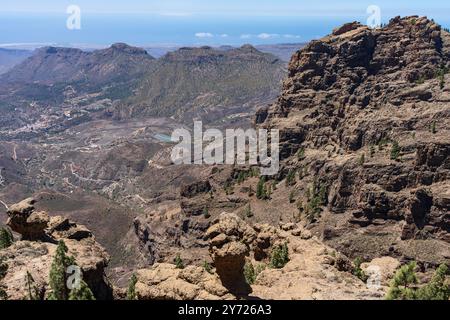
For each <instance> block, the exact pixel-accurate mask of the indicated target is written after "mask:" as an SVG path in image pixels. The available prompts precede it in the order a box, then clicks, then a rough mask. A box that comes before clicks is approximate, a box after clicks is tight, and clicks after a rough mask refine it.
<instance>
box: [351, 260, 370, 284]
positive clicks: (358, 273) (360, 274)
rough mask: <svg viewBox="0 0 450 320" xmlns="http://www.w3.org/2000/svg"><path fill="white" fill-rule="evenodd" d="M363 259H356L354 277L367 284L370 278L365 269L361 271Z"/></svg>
mask: <svg viewBox="0 0 450 320" xmlns="http://www.w3.org/2000/svg"><path fill="white" fill-rule="evenodd" d="M361 264H362V259H361V258H359V257H358V258H356V259H355V261H354V262H353V265H354V268H353V275H354V276H356V277H358V278H359V279H360V280H361V281H362V282H366V281H367V279H368V278H369V277H368V276H367V275H366V273H365V272H364V270H363V269H361Z"/></svg>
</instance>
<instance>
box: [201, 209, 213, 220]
mask: <svg viewBox="0 0 450 320" xmlns="http://www.w3.org/2000/svg"><path fill="white" fill-rule="evenodd" d="M203 216H204V217H205V219H209V218H211V214H210V213H209V210H208V208H205V209H203Z"/></svg>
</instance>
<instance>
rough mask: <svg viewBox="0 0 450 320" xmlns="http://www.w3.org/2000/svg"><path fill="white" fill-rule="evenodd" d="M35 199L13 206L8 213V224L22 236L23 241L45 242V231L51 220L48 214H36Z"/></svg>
mask: <svg viewBox="0 0 450 320" xmlns="http://www.w3.org/2000/svg"><path fill="white" fill-rule="evenodd" d="M35 202H36V200H34V199H33V198H29V199H25V200H23V201H21V202H19V203H17V204H14V205H12V206H11V207H10V208H9V209H8V211H7V214H8V217H9V218H8V221H7V222H6V224H7V225H8V226H10V227H11V229H12V230H13V231H15V232H17V233H20V234H21V235H22V239H23V240H32V241H33V240H35V241H37V240H44V238H45V236H46V233H45V229H46V228H47V226H48V223H49V221H50V218H49V216H48V214H47V213H46V212H35V210H34V204H35Z"/></svg>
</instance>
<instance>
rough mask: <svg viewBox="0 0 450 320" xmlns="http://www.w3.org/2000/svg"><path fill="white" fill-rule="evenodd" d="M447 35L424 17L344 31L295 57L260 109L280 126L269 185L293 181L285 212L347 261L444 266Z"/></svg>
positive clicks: (449, 223)
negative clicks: (275, 94) (292, 177)
mask: <svg viewBox="0 0 450 320" xmlns="http://www.w3.org/2000/svg"><path fill="white" fill-rule="evenodd" d="M449 40H450V34H449V33H448V32H447V31H445V30H443V29H442V28H441V27H440V26H439V25H438V24H436V23H435V22H434V21H432V20H429V19H427V18H425V17H417V16H413V17H406V18H399V17H397V18H394V19H392V20H391V21H390V23H389V24H388V25H387V26H385V27H382V28H380V29H369V28H368V27H366V26H363V25H361V24H359V23H350V24H346V25H344V26H343V27H340V28H338V29H336V30H335V31H334V32H333V33H332V34H330V35H329V36H326V37H324V38H322V39H320V40H316V41H312V42H311V43H310V44H308V45H307V46H306V47H305V48H303V49H302V50H300V51H298V52H297V53H296V54H294V56H293V57H292V60H291V62H290V65H289V76H288V78H287V79H286V80H285V81H284V85H283V92H282V94H281V96H280V97H279V99H278V101H277V103H275V104H274V105H272V106H270V107H269V108H265V109H263V110H262V111H260V112H259V113H258V114H257V117H256V123H257V125H258V126H262V127H267V128H276V129H279V130H280V139H281V145H280V148H281V158H282V160H283V163H282V170H281V173H280V175H279V176H278V177H277V179H278V180H282V179H283V178H284V177H286V175H287V173H288V172H289V171H295V172H297V173H298V176H299V177H300V178H301V182H300V181H299V180H297V181H296V183H294V185H293V186H292V187H291V188H290V189H291V191H286V192H287V193H288V194H289V192H294V193H295V195H296V198H295V199H294V201H293V206H292V207H293V208H292V210H297V209H298V210H299V216H300V217H301V218H302V219H303V220H305V221H306V220H307V221H308V224H309V227H310V228H311V229H312V231H313V232H315V233H316V234H318V235H320V237H321V238H322V239H324V240H325V241H326V242H327V243H328V244H330V245H332V246H333V247H335V248H337V249H338V250H340V251H342V252H344V253H345V254H347V255H349V256H350V257H352V258H355V257H358V256H360V257H365V258H366V260H371V259H373V258H376V257H380V256H385V255H389V256H392V257H395V258H398V259H400V260H402V259H405V260H406V261H407V260H410V259H415V260H418V261H419V262H420V263H424V264H425V265H436V264H439V263H444V262H446V263H449V262H450V260H449V258H450V243H449V236H448V235H449V233H450V216H449V214H448V213H449V210H450V207H448V201H446V199H447V198H448V194H447V191H446V190H448V183H449V181H450V170H449V169H450V167H449V163H448V159H449V157H448V154H449V152H448V150H449V148H450V131H449V130H448V128H450V105H449V103H448V102H449V99H448V95H449V92H450V86H449V81H450V78H449V75H448V74H447V73H448V70H449V67H450V60H449V57H450V55H449V52H450V41H449ZM299 154H301V155H302V156H299ZM275 193H276V192H275ZM281 196H282V195H280V197H281ZM273 197H274V198H276V197H277V196H276V195H273ZM317 202H319V205H317ZM294 205H295V206H296V207H297V208H295V207H294Z"/></svg>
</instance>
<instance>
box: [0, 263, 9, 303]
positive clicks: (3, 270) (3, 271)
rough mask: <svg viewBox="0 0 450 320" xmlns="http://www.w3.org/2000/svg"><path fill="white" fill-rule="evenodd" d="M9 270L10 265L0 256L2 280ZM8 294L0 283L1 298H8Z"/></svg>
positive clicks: (0, 276) (0, 277) (0, 275)
mask: <svg viewBox="0 0 450 320" xmlns="http://www.w3.org/2000/svg"><path fill="white" fill-rule="evenodd" d="M7 271H8V265H7V264H6V263H4V262H3V260H2V258H0V281H1V280H2V279H3V278H4V277H5V276H6V272H7ZM7 299H8V295H7V294H6V291H5V290H4V288H3V287H2V286H1V285H0V300H7Z"/></svg>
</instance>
